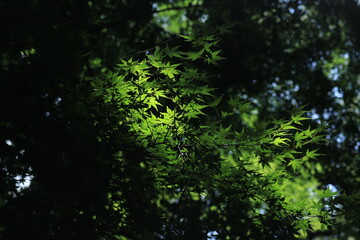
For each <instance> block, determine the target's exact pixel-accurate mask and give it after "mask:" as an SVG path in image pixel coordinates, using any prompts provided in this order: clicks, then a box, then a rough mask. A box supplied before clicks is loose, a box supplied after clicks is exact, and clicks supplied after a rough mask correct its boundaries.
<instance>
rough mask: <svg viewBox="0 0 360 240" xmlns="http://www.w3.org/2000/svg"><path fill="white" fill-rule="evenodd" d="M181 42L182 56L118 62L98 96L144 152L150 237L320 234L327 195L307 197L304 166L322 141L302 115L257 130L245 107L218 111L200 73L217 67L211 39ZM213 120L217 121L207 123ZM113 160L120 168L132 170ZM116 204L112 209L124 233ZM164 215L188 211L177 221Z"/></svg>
mask: <svg viewBox="0 0 360 240" xmlns="http://www.w3.org/2000/svg"><path fill="white" fill-rule="evenodd" d="M183 38H184V39H185V44H186V42H190V43H191V46H190V47H189V46H188V45H186V46H185V47H184V46H182V47H180V46H175V47H170V46H166V47H164V48H160V47H156V48H155V49H154V51H149V52H148V53H147V55H146V58H145V59H143V60H133V59H132V58H131V59H129V60H121V63H120V64H118V65H117V69H116V71H115V72H112V73H109V74H108V75H107V77H106V82H108V83H109V84H110V87H108V88H106V90H105V92H103V93H102V94H104V95H105V98H106V101H107V102H109V103H113V104H115V105H116V107H117V109H118V113H119V115H120V116H122V120H121V121H120V122H119V125H121V126H126V127H127V128H128V129H129V133H128V135H127V136H126V137H127V138H128V140H130V139H131V140H132V141H133V142H136V143H137V144H139V145H140V146H141V147H142V148H144V149H146V152H147V155H148V157H147V158H144V159H143V160H142V161H141V162H140V163H139V164H140V166H141V168H143V169H144V171H146V172H147V173H149V174H150V175H151V176H152V180H153V181H154V183H155V186H156V189H157V197H156V199H155V200H154V201H155V202H156V206H157V207H158V211H159V212H160V213H161V219H162V220H161V221H162V228H163V232H159V233H158V234H159V236H163V237H165V238H166V239H172V238H173V237H174V236H175V235H179V234H180V236H181V233H178V232H176V231H174V230H173V229H174V228H178V229H180V230H182V231H185V232H186V230H187V229H188V228H189V226H188V225H187V224H189V223H191V225H192V227H193V228H194V226H195V228H197V229H198V230H199V231H198V233H199V234H200V235H201V234H203V235H202V237H204V236H208V237H209V236H210V235H212V234H213V235H214V236H213V237H215V236H216V237H217V239H240V237H246V238H247V239H272V238H288V239H290V238H293V237H295V236H298V237H301V236H302V237H304V236H306V234H307V231H309V230H310V231H311V230H314V229H315V230H316V229H320V228H321V229H324V228H327V225H328V224H329V220H330V219H331V216H330V214H329V212H328V211H327V208H326V206H325V204H326V201H330V200H331V197H332V196H334V195H335V194H336V193H332V192H331V191H330V190H325V191H324V192H322V191H319V190H317V187H318V182H317V180H316V179H315V178H314V176H312V173H313V170H312V168H315V167H316V164H315V163H314V162H313V160H314V159H316V157H318V156H320V155H321V154H319V153H318V152H317V150H316V149H313V146H314V145H316V144H319V143H321V142H322V141H324V139H323V135H321V128H316V129H311V128H310V127H309V128H307V129H306V128H303V126H302V124H303V122H304V121H306V120H307V119H308V118H306V117H304V114H305V112H304V111H298V112H297V113H296V114H293V115H292V116H291V118H290V119H289V120H273V121H262V120H259V119H257V114H256V109H255V108H254V106H253V105H252V104H251V103H249V102H242V101H239V100H237V99H236V97H230V98H228V99H229V100H228V102H227V103H224V101H223V100H222V98H223V96H220V97H216V96H214V89H212V88H211V87H209V79H210V77H209V74H208V73H206V72H202V71H201V64H204V63H207V64H214V65H216V64H217V61H219V60H221V59H222V58H221V57H220V56H219V53H220V50H218V49H215V48H216V43H217V42H218V41H219V39H218V38H217V37H216V35H214V34H212V35H203V36H201V35H198V36H183ZM182 48H185V49H187V51H184V50H182ZM189 48H190V49H191V50H188V49H189ZM214 111H216V113H217V116H218V119H212V118H211V117H207V113H208V112H214ZM212 116H214V114H212ZM234 122H235V123H236V124H233V123H234ZM124 151H125V150H124ZM123 155H126V153H119V156H120V161H132V159H126V158H121V156H123ZM123 201H126V200H122V201H114V202H113V203H112V204H113V206H114V209H116V210H118V211H121V212H122V213H123V214H122V215H123V217H124V218H123V219H121V220H119V221H121V223H120V225H121V226H124V227H126V225H128V224H130V223H129V222H127V219H126V204H124V202H123ZM122 204H123V205H124V206H123V207H122V206H121V205H122ZM174 206H178V208H179V209H182V208H184V209H187V208H188V209H193V208H194V206H197V208H196V209H197V210H196V211H195V212H193V213H192V214H190V215H186V214H185V215H184V216H182V217H181V215H182V213H181V212H176V211H174V210H173V208H174ZM183 211H184V212H186V211H185V210H183ZM194 219H196V220H194ZM174 226H175V227H174ZM200 235H199V236H198V237H200ZM183 237H184V236H183ZM198 237H195V236H194V239H200V238H198ZM236 237H238V238H236ZM241 239H243V238H241Z"/></svg>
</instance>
